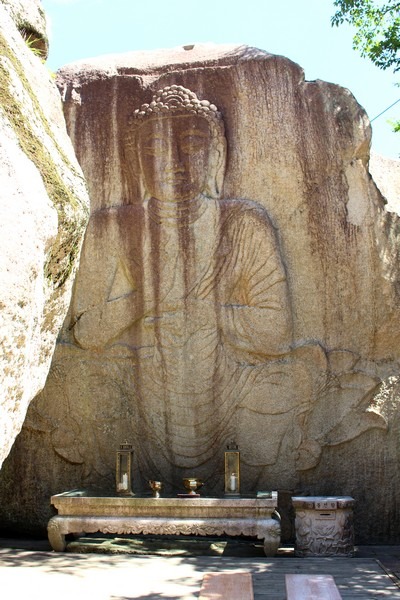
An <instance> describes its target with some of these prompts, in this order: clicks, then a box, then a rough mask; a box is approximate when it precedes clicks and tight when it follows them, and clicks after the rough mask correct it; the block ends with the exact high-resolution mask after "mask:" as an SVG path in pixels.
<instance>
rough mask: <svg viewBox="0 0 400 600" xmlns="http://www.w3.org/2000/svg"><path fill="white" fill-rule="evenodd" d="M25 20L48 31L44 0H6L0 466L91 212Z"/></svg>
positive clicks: (42, 365)
mask: <svg viewBox="0 0 400 600" xmlns="http://www.w3.org/2000/svg"><path fill="white" fill-rule="evenodd" d="M21 27H24V28H25V29H24V32H25V33H26V31H27V30H28V28H30V30H31V31H35V32H36V33H37V36H38V37H41V38H43V39H45V21H44V17H43V12H42V10H41V8H40V4H39V2H12V3H11V2H0V47H1V52H0V55H1V56H0V213H1V215H0V331H1V338H0V437H1V448H0V466H1V464H2V462H3V460H4V459H5V457H6V456H7V454H8V453H9V451H10V448H11V446H12V444H13V442H14V440H15V437H16V436H17V434H18V432H19V431H20V429H21V426H22V423H23V421H24V419H25V416H26V411H27V408H28V404H29V402H30V401H31V400H32V398H34V396H35V395H36V394H37V393H38V392H39V391H40V390H41V389H42V388H43V386H44V384H45V381H46V377H47V374H48V371H49V368H50V363H51V359H52V355H53V351H54V346H55V342H56V338H57V335H58V333H59V330H60V327H61V325H62V322H63V320H64V318H65V315H66V312H67V309H68V304H69V301H70V296H71V285H72V279H73V277H72V276H73V274H74V271H75V269H76V264H77V259H78V256H79V252H80V246H81V241H82V239H83V234H84V229H85V225H86V221H87V214H88V196H87V191H86V187H85V183H84V180H83V176H82V172H81V170H80V167H79V165H78V163H77V161H76V158H75V156H74V152H73V148H72V145H71V143H70V140H69V138H68V136H67V133H66V129H65V121H64V118H63V113H62V108H61V103H60V99H59V95H58V92H57V88H56V86H55V84H54V82H53V81H52V79H51V76H50V74H49V72H48V71H47V69H46V67H45V66H44V65H43V64H42V61H41V60H40V58H39V57H38V56H36V55H34V53H33V52H32V50H31V49H30V48H29V47H28V45H27V44H26V42H25V41H24V38H23V37H22V35H21V33H20V29H21ZM25 33H24V35H25ZM39 34H40V36H39Z"/></svg>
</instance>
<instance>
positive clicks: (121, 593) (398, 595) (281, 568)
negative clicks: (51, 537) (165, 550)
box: [0, 547, 400, 600]
mask: <svg viewBox="0 0 400 600" xmlns="http://www.w3.org/2000/svg"><path fill="white" fill-rule="evenodd" d="M395 558H396V564H397V556H396V557H395ZM394 566H396V565H395V564H394ZM15 567H17V568H15ZM396 568H397V566H396ZM235 571H236V572H237V571H240V572H243V571H249V572H250V573H251V575H252V584H253V591H254V599H255V600H268V599H270V600H286V592H285V574H286V573H295V574H302V573H304V574H323V575H332V576H333V578H334V580H335V583H336V585H337V586H338V588H339V592H340V594H341V596H342V599H343V600H350V599H351V600H357V599H358V600H381V599H387V600H395V599H399V600H400V588H399V587H397V585H396V584H395V583H394V582H393V581H392V580H391V578H390V577H389V575H388V574H387V573H386V571H385V570H384V568H383V567H382V566H381V565H380V562H379V561H378V560H377V559H375V558H294V557H289V556H288V557H278V558H260V557H253V558H249V557H239V556H235V557H234V556H232V557H224V556H221V557H218V556H215V557H209V556H180V557H178V556H166V557H163V556H149V555H146V556H137V555H136V556H135V555H127V554H121V555H110V554H93V553H91V554H75V553H73V552H67V553H62V554H60V553H56V552H40V551H36V552H35V551H33V552H32V551H27V550H15V549H6V548H1V547H0V577H1V581H2V585H3V587H4V589H12V590H13V596H12V598H13V600H26V597H27V596H26V593H27V589H29V590H30V591H31V592H32V594H33V595H32V594H31V595H32V598H33V600H39V599H40V600H54V598H62V599H64V598H65V599H66V598H74V600H87V598H99V599H101V600H111V599H112V600H117V599H118V600H122V599H128V598H129V600H131V599H141V600H144V599H146V600H160V599H161V598H168V599H169V600H193V599H198V598H199V593H200V589H201V585H202V581H203V576H204V574H205V573H213V572H214V573H224V572H228V573H229V572H235ZM35 591H37V592H38V594H39V595H34V592H35ZM60 594H61V595H60Z"/></svg>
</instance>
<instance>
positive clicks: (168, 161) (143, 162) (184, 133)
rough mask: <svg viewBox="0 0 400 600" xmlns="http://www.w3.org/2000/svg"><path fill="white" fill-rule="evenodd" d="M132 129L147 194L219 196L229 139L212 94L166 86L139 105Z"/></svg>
mask: <svg viewBox="0 0 400 600" xmlns="http://www.w3.org/2000/svg"><path fill="white" fill-rule="evenodd" d="M128 130H129V134H128V140H127V148H128V149H129V154H130V155H132V154H133V153H134V154H136V157H135V158H136V160H135V161H134V162H135V163H136V164H135V168H136V169H137V171H138V177H139V178H140V183H141V186H140V187H141V188H142V190H143V196H144V198H146V197H147V198H155V199H157V200H159V201H161V202H172V203H174V202H178V203H182V202H188V201H190V200H192V199H194V198H198V197H199V196H200V195H204V196H206V197H209V198H218V197H219V196H220V193H221V187H222V182H223V177H224V171H225V160H226V139H225V133H224V124H223V121H222V117H221V114H220V112H219V111H218V110H217V107H216V106H214V105H213V104H211V103H210V102H208V100H199V99H198V97H197V96H196V94H194V93H193V92H191V91H190V90H188V89H186V88H184V87H182V86H178V85H172V86H168V87H165V88H163V89H162V90H160V91H159V92H158V93H157V94H155V95H154V96H153V100H152V102H150V104H143V105H142V106H141V107H140V109H137V110H135V112H134V113H133V114H132V115H131V116H130V117H129V124H128Z"/></svg>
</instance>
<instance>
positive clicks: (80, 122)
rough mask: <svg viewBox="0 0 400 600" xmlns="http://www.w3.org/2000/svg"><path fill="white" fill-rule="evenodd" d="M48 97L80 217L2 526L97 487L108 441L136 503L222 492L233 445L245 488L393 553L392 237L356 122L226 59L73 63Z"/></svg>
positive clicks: (329, 103) (220, 55)
mask: <svg viewBox="0 0 400 600" xmlns="http://www.w3.org/2000/svg"><path fill="white" fill-rule="evenodd" d="M58 85H59V88H60V91H61V94H62V98H63V101H64V107H65V115H66V120H67V127H68V131H69V134H70V136H71V138H72V141H73V144H74V147H75V150H76V153H77V156H78V159H79V161H80V164H81V166H82V168H83V171H84V173H85V175H86V178H87V181H88V185H89V191H90V196H91V199H92V206H91V218H90V222H89V226H88V230H87V234H86V237H85V243H84V248H83V253H82V260H81V264H80V268H79V272H78V275H77V279H76V285H75V288H74V293H73V299H72V303H71V309H70V312H69V315H68V318H67V319H66V321H65V324H64V327H63V330H62V334H61V336H60V339H59V342H58V345H57V349H56V352H55V356H54V360H53V364H52V369H51V373H50V376H49V378H48V381H47V384H46V387H45V389H44V391H43V393H41V394H40V396H39V397H38V398H37V399H36V400H35V402H34V403H32V406H31V409H30V410H29V414H28V417H27V420H26V422H25V425H24V429H23V432H22V433H21V435H20V436H19V439H18V442H17V444H16V447H15V450H14V451H13V453H12V455H11V456H10V459H9V460H8V461H7V465H6V468H5V470H4V474H3V479H2V486H1V490H2V491H1V499H2V501H1V504H2V505H3V506H7V514H8V517H7V519H8V522H18V521H19V522H20V523H22V524H23V525H24V526H25V527H28V525H32V526H34V525H36V526H38V525H42V526H44V524H45V520H46V517H47V516H49V510H48V508H47V503H48V498H49V496H50V494H51V493H56V492H61V491H63V490H66V489H68V488H77V487H79V486H86V487H88V486H89V487H96V488H98V489H100V490H101V489H102V490H105V491H106V492H108V493H110V492H111V491H113V489H114V485H115V484H114V477H115V465H114V461H115V449H116V448H117V446H118V444H119V443H120V442H124V441H125V440H128V441H130V442H132V444H133V446H134V451H135V454H134V463H135V468H134V490H135V491H136V492H140V491H145V490H147V488H148V484H147V480H148V479H159V480H161V481H163V482H164V485H165V487H164V490H165V493H176V492H178V491H183V488H182V483H181V482H182V477H185V476H197V477H201V478H203V479H204V480H205V484H206V485H205V490H206V493H208V494H214V493H221V492H222V491H223V465H224V462H223V453H224V449H225V447H226V445H227V443H229V442H230V441H231V440H235V442H236V443H238V444H239V447H240V449H241V458H242V468H241V476H242V492H244V493H246V492H254V491H256V490H263V489H264V490H265V489H277V490H278V491H279V492H280V495H281V497H283V496H284V493H287V494H290V493H296V494H297V495H299V494H301V493H305V494H308V495H326V494H336V495H338V494H339V495H351V496H354V498H355V499H356V500H357V512H356V530H357V534H358V538H359V539H363V540H367V539H368V540H370V541H371V540H373V539H374V540H378V539H381V540H383V539H385V540H389V539H390V540H393V539H395V538H397V536H398V531H399V528H398V515H399V514H400V511H398V510H397V508H396V507H397V506H398V499H397V496H398V494H397V490H398V484H399V473H398V467H397V465H398V436H399V419H398V409H397V405H398V402H399V397H398V378H399V360H400V354H399V346H398V339H399V333H400V332H399V328H400V320H399V316H400V315H399V289H400V288H399V262H398V247H399V219H398V216H397V214H394V213H390V212H388V211H387V210H386V209H385V202H384V200H383V198H382V196H381V194H380V192H379V191H378V189H377V187H376V186H375V184H374V182H373V180H372V178H371V176H370V174H369V171H368V160H369V145H370V127H369V122H368V118H367V116H366V114H365V112H364V111H363V109H362V108H361V107H360V106H359V105H358V104H357V102H356V101H355V99H354V98H353V96H352V95H351V93H350V92H349V91H348V90H346V89H343V88H341V87H339V86H337V85H333V84H329V83H325V82H322V81H314V82H306V81H305V80H304V74H303V71H302V69H301V68H300V67H299V66H298V65H297V64H295V63H293V62H291V61H290V60H288V59H286V58H283V57H280V56H273V55H270V54H268V53H266V52H262V51H260V50H256V49H254V48H248V47H245V46H242V47H235V46H223V47H217V46H212V45H210V46H201V45H200V46H196V45H195V46H194V47H193V46H188V47H185V48H177V49H174V50H166V51H160V52H154V53H148V52H144V53H132V54H126V55H121V56H109V57H102V58H100V59H94V60H88V61H81V62H78V63H74V64H72V65H69V66H66V67H65V68H63V69H62V70H61V72H60V73H59V75H58ZM16 464H18V466H19V468H20V469H21V470H20V474H19V477H20V478H21V482H23V483H22V484H21V485H20V484H19V482H18V481H16V480H15V479H13V472H14V471H15V465H16ZM33 473H36V474H37V475H36V478H35V477H34V476H33ZM21 498H24V502H23V503H22V502H21ZM15 499H18V502H17V501H16V500H15ZM25 506H29V510H26V509H25V508H24V507H25ZM3 515H4V512H3ZM396 518H397V521H396ZM3 520H4V517H3Z"/></svg>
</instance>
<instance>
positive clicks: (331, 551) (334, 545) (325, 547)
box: [294, 499, 354, 556]
mask: <svg viewBox="0 0 400 600" xmlns="http://www.w3.org/2000/svg"><path fill="white" fill-rule="evenodd" d="M321 500H322V499H321ZM294 504H295V502H294ZM311 504H312V507H311V505H310V508H309V509H307V508H304V509H303V508H301V507H298V508H296V519H295V527H296V545H295V554H296V556H353V554H354V524H353V508H352V506H347V507H345V508H339V507H337V506H336V504H337V503H335V502H334V503H333V504H332V503H331V504H332V506H334V508H331V507H330V505H329V503H328V502H321V503H318V502H315V503H314V502H311ZM347 504H348V505H349V504H352V503H347ZM304 506H305V505H304ZM327 506H328V508H326V507H327Z"/></svg>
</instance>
